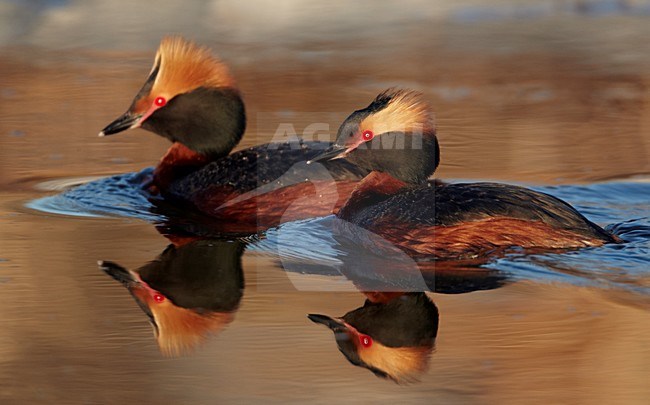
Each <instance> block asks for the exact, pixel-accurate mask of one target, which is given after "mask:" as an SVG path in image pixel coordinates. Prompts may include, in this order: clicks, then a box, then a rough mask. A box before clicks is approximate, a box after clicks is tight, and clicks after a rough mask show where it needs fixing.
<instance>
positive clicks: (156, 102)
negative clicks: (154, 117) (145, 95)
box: [153, 97, 167, 107]
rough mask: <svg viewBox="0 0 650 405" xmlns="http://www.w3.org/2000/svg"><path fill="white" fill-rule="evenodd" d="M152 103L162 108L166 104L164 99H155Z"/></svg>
mask: <svg viewBox="0 0 650 405" xmlns="http://www.w3.org/2000/svg"><path fill="white" fill-rule="evenodd" d="M153 103H154V104H155V105H157V106H158V107H162V106H164V105H165V104H167V100H165V98H164V97H156V99H155V100H154V101H153Z"/></svg>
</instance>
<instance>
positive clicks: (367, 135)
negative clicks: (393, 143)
mask: <svg viewBox="0 0 650 405" xmlns="http://www.w3.org/2000/svg"><path fill="white" fill-rule="evenodd" d="M374 137H375V134H373V133H372V131H363V140H364V141H369V140H371V139H372V138H374Z"/></svg>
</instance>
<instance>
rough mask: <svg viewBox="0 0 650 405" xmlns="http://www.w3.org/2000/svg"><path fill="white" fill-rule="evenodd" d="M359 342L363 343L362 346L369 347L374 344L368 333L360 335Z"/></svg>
mask: <svg viewBox="0 0 650 405" xmlns="http://www.w3.org/2000/svg"><path fill="white" fill-rule="evenodd" d="M359 343H361V346H363V347H365V348H368V347H370V346H372V338H371V337H370V336H368V335H359Z"/></svg>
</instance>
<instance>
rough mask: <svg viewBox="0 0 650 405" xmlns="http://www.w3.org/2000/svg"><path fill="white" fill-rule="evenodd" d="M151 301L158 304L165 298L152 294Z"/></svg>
mask: <svg viewBox="0 0 650 405" xmlns="http://www.w3.org/2000/svg"><path fill="white" fill-rule="evenodd" d="M153 300H154V301H156V302H158V303H160V302H163V301H164V300H165V296H164V295H162V294H154V295H153Z"/></svg>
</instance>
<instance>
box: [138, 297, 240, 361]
mask: <svg viewBox="0 0 650 405" xmlns="http://www.w3.org/2000/svg"><path fill="white" fill-rule="evenodd" d="M132 293H133V295H134V296H135V297H136V299H138V300H139V301H140V302H141V303H143V304H144V305H146V306H147V307H148V308H149V310H150V311H151V315H152V316H153V323H154V333H155V335H156V340H157V341H158V347H160V351H161V352H162V353H163V354H164V355H165V356H170V357H176V356H182V355H184V354H189V353H191V352H192V351H193V350H194V349H195V348H197V347H198V346H200V345H202V344H203V343H204V342H205V341H206V339H207V338H208V337H209V336H210V335H213V334H216V333H219V332H220V331H221V330H222V329H223V328H224V327H226V326H227V325H228V324H229V323H230V322H232V321H233V319H234V318H235V313H234V312H208V311H206V313H204V314H201V313H198V312H197V311H195V310H193V309H189V308H183V307H179V306H176V305H174V303H172V302H171V301H170V300H169V299H166V300H165V301H163V302H155V301H154V300H153V298H152V297H151V295H150V294H149V293H148V292H147V290H146V289H144V288H136V289H133V290H132Z"/></svg>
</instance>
